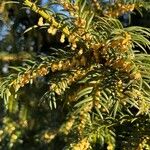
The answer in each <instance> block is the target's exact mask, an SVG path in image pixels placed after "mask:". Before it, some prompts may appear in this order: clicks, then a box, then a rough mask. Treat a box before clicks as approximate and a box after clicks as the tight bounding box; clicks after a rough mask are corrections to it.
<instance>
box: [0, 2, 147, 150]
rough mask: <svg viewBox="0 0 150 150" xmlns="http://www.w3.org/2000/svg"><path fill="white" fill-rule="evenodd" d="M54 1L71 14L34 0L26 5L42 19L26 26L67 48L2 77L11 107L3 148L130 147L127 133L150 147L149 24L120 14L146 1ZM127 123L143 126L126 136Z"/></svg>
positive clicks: (136, 145) (137, 145) (135, 144)
mask: <svg viewBox="0 0 150 150" xmlns="http://www.w3.org/2000/svg"><path fill="white" fill-rule="evenodd" d="M54 4H59V5H61V6H62V7H63V8H64V10H63V11H64V12H66V11H67V12H68V15H65V14H64V13H54V12H53V11H51V10H49V9H48V8H44V7H40V6H38V5H37V4H36V3H33V2H31V1H30V0H25V1H24V3H23V6H26V7H28V8H29V9H31V10H32V11H34V12H36V13H38V14H39V15H40V18H39V21H38V22H37V25H34V26H33V27H31V28H28V29H27V30H26V31H25V32H30V31H31V30H32V29H36V28H40V29H43V28H44V29H46V31H47V32H48V33H49V34H50V36H54V37H56V38H59V39H60V43H64V44H65V46H63V48H60V49H59V48H57V47H56V48H55V47H54V48H53V53H51V54H50V55H46V56H39V57H32V58H30V59H29V60H27V61H25V62H24V63H25V66H19V67H18V66H15V67H11V68H12V69H13V70H14V71H13V73H11V74H10V75H9V76H7V77H5V78H3V79H1V86H0V89H1V98H2V100H3V102H4V108H5V111H6V113H5V115H4V117H3V119H2V127H1V130H0V140H1V143H2V144H1V149H3V148H4V146H7V147H8V149H12V148H15V149H23V147H24V148H26V147H30V148H35V146H36V147H37V146H38V148H39V149H40V148H41V147H44V148H45V149H56V147H57V144H58V143H60V147H59V148H58V149H66V150H67V149H72V150H86V149H100V148H101V149H104V148H107V149H108V150H113V149H115V147H116V148H119V149H120V148H121V149H127V148H128V145H127V144H124V143H123V142H122V143H121V142H120V141H121V138H122V137H125V140H126V141H127V142H130V141H131V139H133V138H136V137H137V135H138V139H137V140H136V141H134V140H132V144H131V145H130V149H141V150H142V149H144V148H145V149H146V148H149V147H150V145H149V140H150V135H149V133H150V132H148V131H149V126H148V124H149V123H150V119H149V117H150V85H149V84H150V68H149V66H150V55H149V54H147V53H148V51H149V46H150V41H149V39H148V38H149V37H150V29H149V28H144V27H137V26H133V27H123V25H122V23H121V22H120V21H119V20H118V17H119V16H120V15H123V14H124V13H129V12H131V11H133V10H135V9H137V10H140V9H141V8H143V7H144V6H145V3H144V2H143V1H140V0H139V1H132V0H131V1H123V0H120V1H116V2H115V3H111V2H110V3H107V4H103V3H102V2H101V1H95V0H89V1H86V0H77V1H75V2H72V1H69V0H68V1H62V0H60V1H54V3H52V4H50V5H54ZM147 4H148V3H147ZM36 32H38V30H37V31H36ZM65 42H66V43H65ZM60 43H58V44H60ZM139 48H141V49H140V50H139ZM4 60H5V59H4ZM27 84H29V85H27ZM35 91H38V92H39V91H40V92H39V93H38V94H36V92H35ZM28 93H30V95H31V97H30V95H28ZM142 118H144V120H143V122H144V121H145V124H143V122H140V120H141V119H142ZM128 125H132V128H135V127H136V126H137V125H138V126H139V125H142V127H140V128H139V129H138V127H136V128H135V129H136V130H134V131H132V132H130V136H129V138H128V139H126V137H127V136H128V135H125V134H128V132H129V131H128V130H126V129H125V128H127V127H128ZM121 127H123V128H122V130H123V131H122V130H121V131H120V128H121ZM139 131H140V132H139ZM142 131H143V132H142ZM28 138H29V139H28ZM31 141H32V142H31ZM28 142H29V144H28ZM30 142H31V143H32V145H31V143H30ZM105 145H106V146H105Z"/></svg>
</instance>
